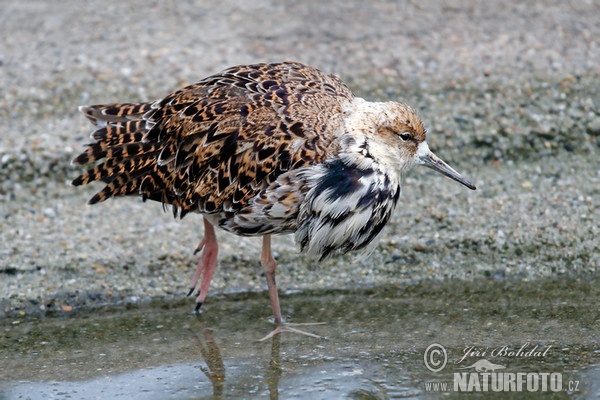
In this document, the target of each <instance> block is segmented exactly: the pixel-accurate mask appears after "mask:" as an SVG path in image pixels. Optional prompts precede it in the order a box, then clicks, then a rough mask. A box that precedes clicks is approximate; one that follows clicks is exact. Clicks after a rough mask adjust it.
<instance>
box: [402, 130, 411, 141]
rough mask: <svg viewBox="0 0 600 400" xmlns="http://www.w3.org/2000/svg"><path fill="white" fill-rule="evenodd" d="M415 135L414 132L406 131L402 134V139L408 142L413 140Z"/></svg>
mask: <svg viewBox="0 0 600 400" xmlns="http://www.w3.org/2000/svg"><path fill="white" fill-rule="evenodd" d="M412 138H413V135H412V133H408V132H404V133H401V134H400V139H402V140H403V141H405V142H408V141H409V140H412Z"/></svg>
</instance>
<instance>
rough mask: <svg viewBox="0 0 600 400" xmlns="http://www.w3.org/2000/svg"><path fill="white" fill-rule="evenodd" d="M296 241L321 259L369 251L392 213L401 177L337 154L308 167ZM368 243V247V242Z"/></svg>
mask: <svg viewBox="0 0 600 400" xmlns="http://www.w3.org/2000/svg"><path fill="white" fill-rule="evenodd" d="M305 179H306V188H307V191H306V193H305V196H304V201H303V202H302V205H301V206H300V213H299V217H298V230H297V231H296V240H297V242H298V243H299V244H300V246H301V248H302V250H304V251H306V252H307V253H309V254H310V255H312V256H316V257H318V258H320V259H323V258H326V257H327V256H329V255H332V254H335V253H340V252H341V253H347V252H350V251H354V250H370V249H371V247H374V245H375V244H376V243H377V239H378V238H379V235H380V233H381V231H382V229H383V227H384V226H385V224H386V223H387V222H388V220H389V218H390V217H391V215H392V213H393V210H394V208H395V205H396V202H397V200H398V196H399V194H400V185H399V182H397V181H395V180H394V179H393V178H391V177H390V176H388V175H387V174H385V173H384V172H382V171H380V170H379V169H378V168H376V166H375V165H373V166H372V167H369V166H366V167H365V166H362V167H360V168H359V167H358V166H356V165H351V164H350V165H349V164H347V163H345V162H344V161H343V160H342V159H335V160H332V161H329V162H326V163H324V164H320V165H317V166H315V167H314V168H312V169H311V170H310V173H308V172H307V174H306V176H305ZM370 245H372V246H370Z"/></svg>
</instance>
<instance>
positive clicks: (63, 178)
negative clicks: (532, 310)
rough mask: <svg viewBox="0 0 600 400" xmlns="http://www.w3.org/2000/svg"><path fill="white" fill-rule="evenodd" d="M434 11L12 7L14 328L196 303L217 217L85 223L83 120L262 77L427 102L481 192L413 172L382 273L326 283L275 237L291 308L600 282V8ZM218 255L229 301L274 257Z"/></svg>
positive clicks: (9, 163) (108, 216) (141, 213)
mask: <svg viewBox="0 0 600 400" xmlns="http://www.w3.org/2000/svg"><path fill="white" fill-rule="evenodd" d="M426 3H427V4H420V2H387V1H374V2H368V4H367V2H359V1H346V2H340V4H323V3H322V2H316V1H315V2H312V1H309V2H293V1H284V2H275V1H266V0H265V1H257V2H253V6H252V8H248V3H247V2H242V1H228V0H225V1H221V2H219V6H218V8H217V7H216V6H214V5H212V3H211V4H210V5H209V3H206V4H205V2H201V1H197V2H193V1H190V2H185V3H184V2H157V3H154V2H146V1H130V2H119V1H112V0H111V1H90V2H84V3H82V2H78V1H62V2H60V3H49V2H44V1H27V2H24V1H11V0H8V1H4V2H2V4H0V33H1V37H2V42H1V44H0V91H1V93H2V97H1V99H0V129H1V131H2V136H1V139H0V216H1V218H2V223H1V224H0V243H1V244H0V293H1V294H0V315H7V314H14V313H20V312H25V313H30V312H40V311H41V312H46V311H48V310H58V311H61V312H62V311H65V312H66V311H69V310H71V309H72V308H77V307H87V306H97V305H103V304H117V303H128V302H134V303H135V302H140V301H148V300H150V299H157V300H173V299H179V298H181V297H183V296H184V295H185V292H186V288H187V283H188V279H189V278H190V277H191V273H192V270H193V266H194V264H195V262H197V260H198V257H193V255H192V252H193V249H194V247H195V246H196V244H197V242H198V241H199V239H200V237H201V234H202V228H201V218H200V217H199V216H193V215H192V216H189V217H186V218H185V219H184V220H183V221H176V220H173V219H172V217H171V215H170V213H163V212H162V210H161V206H160V205H158V204H144V203H142V202H141V200H140V199H136V198H131V199H119V200H117V201H109V202H106V203H104V204H101V205H97V206H94V207H90V206H87V205H86V201H87V199H88V198H89V197H91V195H92V194H93V193H94V191H95V190H98V189H99V186H94V187H86V188H74V187H72V186H70V184H69V182H70V180H71V179H72V178H74V177H75V176H76V175H77V173H78V171H77V170H76V169H74V167H72V166H71V165H70V160H71V159H72V158H73V157H74V155H75V153H77V152H78V151H79V150H80V149H81V148H82V146H83V145H84V144H85V143H87V141H88V138H87V135H88V134H89V132H90V127H89V126H88V125H87V122H86V121H85V120H84V118H83V117H82V116H81V115H79V114H78V113H77V106H78V105H81V104H90V103H103V102H113V101H136V100H149V99H153V98H157V97H160V96H163V95H164V94H166V93H168V92H169V91H171V90H174V89H177V88H178V87H179V86H181V85H183V84H185V83H190V82H193V81H195V80H199V79H201V78H202V77H204V76H206V75H208V74H210V73H214V72H217V71H219V70H220V69H222V68H224V67H228V66H231V65H236V64H242V63H250V62H263V61H281V60H297V61H301V62H305V63H307V64H311V65H314V66H316V67H318V68H320V69H322V70H324V71H327V72H331V73H336V74H338V75H340V76H341V77H342V79H343V80H345V81H346V82H348V83H349V85H350V86H351V87H352V88H353V90H354V91H355V92H356V93H357V94H358V95H360V96H362V97H365V98H368V99H385V100H390V99H393V100H400V101H404V102H407V103H409V104H411V105H412V106H413V107H415V108H417V109H418V110H419V111H420V114H421V115H422V117H423V119H424V121H425V123H426V125H427V127H428V129H429V140H428V141H429V143H430V146H431V147H432V149H433V150H434V151H435V152H436V153H437V154H438V155H439V156H440V157H442V158H444V159H445V160H446V161H448V162H449V163H451V164H452V165H453V166H454V167H455V168H456V169H457V170H458V171H460V172H462V173H463V174H464V175H465V176H467V177H468V178H469V179H471V180H472V181H474V182H475V183H476V185H477V186H478V190H477V191H476V192H470V191H468V190H466V189H465V188H463V187H460V186H459V185H457V184H455V183H454V182H452V181H450V180H447V179H445V178H443V177H441V176H437V175H434V174H433V173H432V172H431V171H429V170H425V169H423V170H417V171H414V172H412V173H411V174H410V175H409V176H408V177H407V179H406V180H405V183H404V186H403V198H402V199H403V200H402V203H401V207H399V209H398V211H397V213H396V216H395V218H394V220H393V221H392V223H391V224H390V225H389V226H388V228H387V231H386V236H385V237H384V239H383V240H382V242H381V245H380V247H379V248H378V250H377V251H376V253H375V254H374V255H373V257H371V258H370V259H369V260H368V262H362V263H360V262H353V261H352V260H351V259H350V258H338V259H336V260H332V261H329V262H326V263H323V264H321V265H319V266H316V265H309V263H308V262H307V261H305V260H304V258H303V256H302V255H301V254H299V253H298V252H297V251H296V250H295V246H294V243H293V241H292V238H291V237H282V238H278V239H276V240H275V249H276V252H277V258H278V260H279V265H280V267H279V286H280V288H281V289H282V290H297V289H319V288H349V287H359V286H365V285H366V286H376V285H389V284H393V285H398V286H399V287H402V286H404V285H409V284H412V283H415V282H422V281H423V280H427V279H431V280H445V279H459V280H462V279H466V280H471V279H479V278H481V279H507V280H510V279H519V280H525V279H526V280H531V281H535V280H536V279H538V278H541V277H548V276H560V275H575V276H579V277H582V278H585V277H587V276H589V275H592V274H595V273H596V272H597V270H598V269H599V268H600V251H599V250H600V240H598V239H597V238H598V237H600V227H599V224H598V221H599V220H600V215H599V210H600V164H599V163H598V150H599V144H600V139H599V136H600V111H599V107H600V100H599V96H598V93H600V68H599V67H598V66H599V65H600V42H599V41H598V38H600V25H599V24H598V23H597V22H598V21H597V16H598V15H599V13H600V5H599V3H597V2H592V1H589V2H585V1H579V2H572V3H571V4H567V3H565V2H562V1H541V2H537V3H536V4H535V5H533V4H529V3H528V4H527V5H522V4H520V3H521V2H519V1H516V0H510V1H504V2H479V1H461V2H458V1H456V2H452V1H430V2H426ZM219 237H220V240H221V246H222V248H221V252H220V255H221V257H220V265H219V269H218V271H217V273H216V276H215V279H214V283H213V293H212V294H217V293H226V292H238V291H258V290H263V289H264V288H265V282H264V280H263V278H262V277H261V276H260V268H259V264H258V262H259V243H260V242H259V239H256V238H243V239H240V238H237V237H235V236H232V235H229V234H226V233H224V232H220V233H219ZM191 301H192V300H190V302H191ZM209 301H210V298H209Z"/></svg>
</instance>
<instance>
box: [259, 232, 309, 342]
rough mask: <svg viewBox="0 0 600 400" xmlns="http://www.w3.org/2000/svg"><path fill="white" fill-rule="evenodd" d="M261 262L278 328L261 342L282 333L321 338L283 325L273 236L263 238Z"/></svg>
mask: <svg viewBox="0 0 600 400" xmlns="http://www.w3.org/2000/svg"><path fill="white" fill-rule="evenodd" d="M260 262H261V264H262V267H263V271H264V273H265V276H266V278H267V286H268V287H269V297H270V298H271V307H272V308H273V315H274V317H275V325H277V327H276V328H275V329H274V330H273V331H272V332H271V333H269V334H268V335H267V336H265V337H264V338H262V339H260V341H261V342H262V341H264V340H267V339H269V338H272V337H273V336H275V335H277V334H278V333H281V332H292V333H299V334H301V335H306V336H311V337H314V338H321V336H319V335H315V334H314V333H309V332H304V331H301V330H300V329H296V328H292V327H291V326H290V325H294V324H290V325H286V324H284V323H283V319H282V318H281V307H280V306H279V294H278V293H277V283H276V282H275V268H276V267H277V262H276V261H275V259H274V258H273V253H272V252H271V235H265V236H263V246H262V253H261V256H260ZM296 325H320V323H316V324H310V323H309V324H296Z"/></svg>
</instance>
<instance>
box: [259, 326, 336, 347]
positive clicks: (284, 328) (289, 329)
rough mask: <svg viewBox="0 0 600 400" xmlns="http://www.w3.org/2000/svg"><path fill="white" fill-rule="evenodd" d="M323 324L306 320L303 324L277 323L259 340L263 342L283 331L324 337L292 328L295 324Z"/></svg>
mask: <svg viewBox="0 0 600 400" xmlns="http://www.w3.org/2000/svg"><path fill="white" fill-rule="evenodd" d="M324 324H325V322H307V323H303V324H278V325H277V327H276V328H275V329H273V331H272V332H271V333H269V334H268V335H267V336H265V337H264V338H262V339H260V340H259V342H264V341H265V340H268V339H270V338H272V337H273V336H275V335H278V334H280V333H283V332H290V333H297V334H300V335H305V336H310V337H313V338H316V339H324V337H323V336H319V335H316V334H314V333H310V332H306V331H303V330H301V329H297V328H294V327H295V326H309V325H324Z"/></svg>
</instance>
